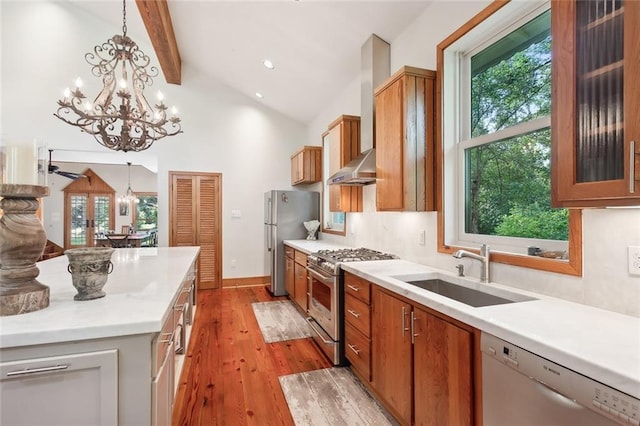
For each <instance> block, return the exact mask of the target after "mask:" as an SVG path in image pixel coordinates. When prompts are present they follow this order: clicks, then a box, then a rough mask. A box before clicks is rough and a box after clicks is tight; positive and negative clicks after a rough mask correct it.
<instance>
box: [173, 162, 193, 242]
mask: <svg viewBox="0 0 640 426" xmlns="http://www.w3.org/2000/svg"><path fill="white" fill-rule="evenodd" d="M195 186H196V180H195V178H194V177H193V176H188V175H185V176H180V175H174V176H173V180H172V185H171V188H172V191H173V205H172V206H171V208H172V209H173V223H172V229H171V245H172V246H174V247H175V246H197V245H198V241H197V232H196V208H195V203H196V192H195V189H196V188H195Z"/></svg>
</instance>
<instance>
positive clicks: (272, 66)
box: [262, 59, 275, 70]
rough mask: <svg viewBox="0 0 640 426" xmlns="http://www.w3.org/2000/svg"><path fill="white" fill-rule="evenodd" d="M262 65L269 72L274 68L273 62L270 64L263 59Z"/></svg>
mask: <svg viewBox="0 0 640 426" xmlns="http://www.w3.org/2000/svg"><path fill="white" fill-rule="evenodd" d="M262 63H263V64H264V66H265V67H267V68H269V69H270V70H272V69H274V68H275V66H274V65H273V62H271V61H270V60H268V59H265V60H264V61H262Z"/></svg>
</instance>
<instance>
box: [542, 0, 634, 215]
mask: <svg viewBox="0 0 640 426" xmlns="http://www.w3.org/2000/svg"><path fill="white" fill-rule="evenodd" d="M551 10H552V20H551V28H552V40H553V41H552V44H553V55H552V67H553V107H552V127H551V128H552V147H553V149H552V153H553V154H552V178H553V181H552V193H553V202H554V205H555V206H562V207H592V206H595V207H597V206H615V205H640V49H638V46H640V2H639V1H632V0H627V1H624V0H573V1H567V0H553V1H552V5H551Z"/></svg>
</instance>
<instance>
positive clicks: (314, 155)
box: [291, 146, 322, 185]
mask: <svg viewBox="0 0 640 426" xmlns="http://www.w3.org/2000/svg"><path fill="white" fill-rule="evenodd" d="M321 180H322V147H321V146H305V147H303V148H302V149H300V150H299V151H297V152H296V153H295V154H293V155H292V156H291V185H300V184H307V183H316V182H320V181H321Z"/></svg>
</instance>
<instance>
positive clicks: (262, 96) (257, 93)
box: [256, 92, 264, 99]
mask: <svg viewBox="0 0 640 426" xmlns="http://www.w3.org/2000/svg"><path fill="white" fill-rule="evenodd" d="M256 96H257V97H259V98H260V99H262V98H264V95H263V94H262V93H260V92H256Z"/></svg>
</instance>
